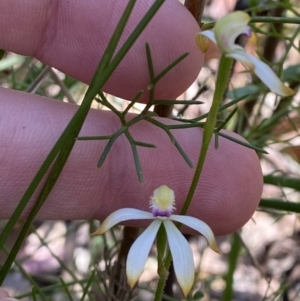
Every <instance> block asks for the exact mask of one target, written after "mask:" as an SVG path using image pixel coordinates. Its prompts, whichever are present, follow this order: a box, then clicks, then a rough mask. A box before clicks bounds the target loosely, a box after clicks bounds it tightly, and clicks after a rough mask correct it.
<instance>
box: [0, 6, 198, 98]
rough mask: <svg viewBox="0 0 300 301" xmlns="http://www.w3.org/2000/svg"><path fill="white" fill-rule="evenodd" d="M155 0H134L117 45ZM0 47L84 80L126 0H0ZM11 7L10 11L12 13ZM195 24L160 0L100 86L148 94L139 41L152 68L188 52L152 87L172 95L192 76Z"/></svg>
mask: <svg viewBox="0 0 300 301" xmlns="http://www.w3.org/2000/svg"><path fill="white" fill-rule="evenodd" d="M154 2H155V0H143V1H137V2H136V5H135V7H134V10H133V12H132V15H131V16H130V19H129V21H128V24H127V26H126V28H125V30H124V33H123V35H122V38H121V41H120V44H119V45H118V49H120V47H121V45H123V43H124V42H125V40H126V39H127V38H128V36H129V35H130V33H131V32H132V31H133V29H134V28H135V27H136V25H137V24H138V22H139V21H140V20H141V19H142V17H143V16H144V15H145V13H146V12H147V11H148V9H149V8H150V6H151V5H152V4H153V3H154ZM0 3H1V11H2V17H1V19H0V48H1V49H5V50H9V51H12V52H16V53H19V54H24V55H29V56H35V57H36V58H38V59H39V60H41V61H42V62H44V63H46V64H48V65H50V66H53V67H55V68H57V69H59V70H61V71H63V72H64V73H67V74H69V75H71V76H73V77H76V78H77V79H79V80H81V81H83V82H85V83H89V82H90V81H91V78H92V75H93V74H94V71H95V70H96V66H97V65H98V62H99V60H100V58H101V56H102V54H103V52H104V50H105V47H106V46H107V44H108V42H109V40H110V38H111V36H112V34H113V32H114V29H115V27H116V25H117V23H118V21H119V19H120V17H121V15H122V13H123V11H124V9H125V7H126V5H127V3H128V1H121V0H119V1H107V0H90V1H88V4H87V2H86V1H84V0H72V1H67V0H42V1H26V3H25V2H24V1H20V0H11V1H4V0H0ZM12 12H13V13H12ZM199 31H200V29H199V26H198V24H197V22H196V21H195V20H194V18H193V16H192V15H191V14H190V12H189V11H188V10H187V9H186V8H185V7H184V6H183V5H182V4H181V3H180V2H179V1H178V0H166V1H165V3H164V4H163V5H162V7H161V8H160V10H159V11H158V12H157V14H156V15H155V16H154V18H153V19H152V20H151V22H150V23H149V25H148V26H147V27H146V29H145V30H144V32H143V33H142V34H141V36H140V37H139V39H138V40H137V41H136V43H135V44H134V45H133V47H132V48H131V49H130V51H129V52H128V53H127V55H126V57H125V58H124V60H123V61H122V62H121V64H120V65H119V66H118V67H117V69H116V70H115V72H114V73H113V75H112V76H111V77H110V79H109V81H108V82H107V83H106V84H105V87H104V90H105V91H106V92H108V93H111V94H113V95H116V96H118V97H121V98H124V99H129V100H130V99H132V98H133V97H134V96H135V95H136V94H137V93H138V92H139V91H140V90H144V94H143V95H142V97H141V99H140V101H143V102H146V101H147V100H148V97H149V93H148V90H147V86H148V85H149V83H150V77H149V72H148V67H147V58H146V51H145V43H146V42H148V43H149V44H150V47H151V52H152V57H153V65H154V71H155V74H156V75H157V74H159V73H160V72H161V71H162V70H163V69H164V68H166V67H167V66H168V65H169V64H170V63H171V62H173V61H174V60H175V59H176V58H178V57H179V56H180V55H182V54H183V53H185V52H188V53H189V55H188V57H187V58H185V59H184V61H183V62H181V63H180V64H179V65H177V66H176V67H175V68H174V69H172V70H171V71H170V72H169V73H168V74H167V75H166V76H165V77H163V78H162V79H161V80H160V81H159V82H158V83H157V85H156V87H155V98H156V99H175V98H176V97H178V96H179V95H180V94H182V93H183V92H184V91H185V90H186V89H187V88H188V87H189V86H190V85H191V84H192V82H193V81H194V80H195V78H196V77H197V75H198V73H199V71H200V69H201V66H202V63H203V55H202V53H201V52H200V51H199V49H198V48H197V46H196V43H195V42H194V36H195V34H196V33H197V32H199Z"/></svg>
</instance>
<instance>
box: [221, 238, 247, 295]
mask: <svg viewBox="0 0 300 301" xmlns="http://www.w3.org/2000/svg"><path fill="white" fill-rule="evenodd" d="M241 247H242V244H241V240H240V238H239V236H238V235H237V234H236V233H234V234H233V235H232V243H231V251H230V253H229V258H228V271H227V274H226V275H225V277H224V278H225V282H226V288H225V290H224V293H223V298H222V300H223V301H231V300H233V275H234V271H235V269H236V266H237V263H238V259H239V253H240V250H241Z"/></svg>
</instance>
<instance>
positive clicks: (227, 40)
mask: <svg viewBox="0 0 300 301" xmlns="http://www.w3.org/2000/svg"><path fill="white" fill-rule="evenodd" d="M249 21H250V16H249V15H248V14H247V13H245V12H242V11H236V12H233V13H230V14H228V15H226V16H224V17H223V18H221V19H220V20H219V21H217V22H216V24H215V29H214V31H212V30H205V31H203V32H201V33H198V34H197V35H196V37H195V39H196V43H197V45H198V47H199V48H200V50H201V51H202V52H206V50H207V48H208V42H207V40H206V38H208V39H210V40H211V41H213V42H214V43H215V44H217V46H218V47H219V49H220V50H221V51H222V52H223V53H224V54H225V56H226V57H230V58H233V59H236V60H238V61H240V62H241V63H242V64H243V65H244V66H245V67H246V68H247V69H249V70H251V71H252V72H253V73H255V74H256V75H257V76H258V77H259V78H260V79H261V81H262V82H263V83H264V84H265V85H266V86H267V87H268V88H269V89H270V90H271V91H273V92H274V93H276V94H278V95H280V96H283V97H286V96H290V95H293V94H294V91H293V90H292V89H290V88H289V87H288V86H286V85H285V84H284V83H282V82H281V80H280V79H279V78H278V77H277V75H276V74H275V73H274V72H273V70H272V69H271V68H270V67H269V66H268V65H267V64H265V63H264V62H262V61H261V60H260V59H258V58H257V57H255V56H253V55H251V54H248V53H247V52H246V51H245V50H244V48H242V47H241V46H240V45H237V44H235V40H236V38H237V37H238V36H239V35H241V34H244V35H246V36H247V37H250V36H251V33H252V32H251V28H250V27H249V26H248V23H249Z"/></svg>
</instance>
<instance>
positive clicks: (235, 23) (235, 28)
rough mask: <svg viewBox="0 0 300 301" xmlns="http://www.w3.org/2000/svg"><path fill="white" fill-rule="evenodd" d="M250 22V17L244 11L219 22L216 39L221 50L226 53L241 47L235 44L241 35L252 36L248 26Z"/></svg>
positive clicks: (216, 27)
mask: <svg viewBox="0 0 300 301" xmlns="http://www.w3.org/2000/svg"><path fill="white" fill-rule="evenodd" d="M249 21H250V16H249V15H248V14H247V13H245V12H243V11H236V12H233V13H230V14H228V15H226V16H224V17H223V18H221V19H220V20H219V21H217V22H216V25H215V37H216V40H217V44H218V46H219V48H220V49H221V50H222V51H224V52H230V51H233V50H235V49H236V48H237V47H238V48H239V47H240V46H238V45H237V44H235V40H236V38H237V37H238V36H239V35H241V34H246V35H247V36H251V30H250V27H249V26H248V23H249Z"/></svg>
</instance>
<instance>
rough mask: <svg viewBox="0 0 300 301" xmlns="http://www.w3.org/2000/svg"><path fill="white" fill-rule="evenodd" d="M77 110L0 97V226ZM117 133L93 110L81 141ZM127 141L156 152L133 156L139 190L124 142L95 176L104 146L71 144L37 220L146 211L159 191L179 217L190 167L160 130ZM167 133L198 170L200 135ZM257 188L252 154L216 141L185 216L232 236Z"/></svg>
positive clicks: (4, 92)
mask: <svg viewBox="0 0 300 301" xmlns="http://www.w3.org/2000/svg"><path fill="white" fill-rule="evenodd" d="M76 109H77V107H76V106H75V105H70V104H65V103H62V102H58V101H53V100H49V99H47V98H43V97H40V96H36V95H29V94H26V93H21V92H16V91H11V90H8V89H3V88H2V89H0V141H1V152H0V162H1V169H2V171H1V180H0V193H1V199H0V206H1V211H0V218H8V217H9V216H10V215H11V214H12V212H13V210H14V208H15V207H16V204H17V202H18V201H19V200H20V198H21V196H22V195H23V193H24V192H25V190H26V188H27V186H28V185H29V183H30V181H31V180H32V178H33V177H34V175H35V173H36V172H37V170H38V168H39V167H40V165H41V163H42V162H43V160H44V159H45V157H46V155H47V154H48V153H49V151H50V149H51V147H52V146H53V145H54V143H55V141H56V140H57V138H58V137H59V135H60V134H61V132H62V131H63V129H64V127H65V126H66V125H67V122H68V121H69V120H70V119H71V117H72V115H73V114H74V113H75V111H76ZM131 117H132V116H131ZM159 120H161V121H162V122H165V123H167V122H168V123H173V122H174V121H170V120H167V119H166V120H164V119H159ZM119 127H120V122H119V121H118V120H117V118H116V117H115V116H114V115H113V114H112V113H111V112H107V111H97V110H91V111H90V113H89V115H88V117H87V119H86V122H85V124H84V127H83V129H82V131H81V135H84V136H86V135H88V136H95V135H96V136H99V135H110V134H112V133H114V132H115V131H116V130H117V129H119ZM131 133H132V135H133V137H134V138H135V139H136V140H138V141H143V142H147V143H153V144H155V145H156V148H155V149H151V148H144V147H139V148H138V153H139V157H140V161H141V166H142V170H143V175H144V182H143V183H142V184H140V183H139V182H138V179H137V175H136V170H135V166H134V161H133V156H132V151H131V147H130V145H129V143H128V141H127V140H126V138H125V137H124V136H121V137H120V138H118V140H117V141H116V142H115V144H114V145H113V147H112V149H111V152H110V153H109V155H108V157H107V159H106V161H105V163H104V164H103V166H102V167H101V168H100V169H99V168H97V166H96V165H97V162H98V160H99V158H100V155H101V152H102V151H103V149H104V147H105V144H106V142H105V141H77V142H76V144H75V147H74V149H73V151H72V153H71V155H70V157H69V160H68V163H67V164H66V166H65V168H64V170H63V173H62V175H61V176H60V178H59V181H58V182H57V184H56V186H55V188H54V190H53V191H52V192H51V194H50V196H49V198H48V199H47V201H46V203H45V204H44V207H43V208H42V209H41V211H40V213H39V215H38V218H39V219H91V218H95V219H100V220H103V219H104V218H105V217H107V215H108V214H110V213H111V212H113V211H115V210H117V209H119V208H124V207H134V208H138V209H142V210H149V197H150V196H151V194H152V193H153V190H154V189H155V188H157V187H159V186H160V185H163V184H165V185H167V186H169V187H170V188H172V189H173V190H174V191H175V196H176V208H177V210H176V212H175V213H179V212H180V209H181V208H182V204H183V202H184V200H185V197H186V195H187V192H188V190H189V187H190V184H191V181H192V177H193V173H194V169H191V168H190V167H188V165H187V164H186V163H185V161H184V160H183V158H182V157H181V156H180V155H179V153H178V151H177V150H176V148H175V147H174V145H173V144H172V143H171V142H170V140H169V138H168V136H167V135H166V134H165V133H164V132H163V131H162V130H160V129H158V128H156V127H154V126H152V125H151V124H149V123H147V122H144V121H143V122H140V123H139V124H137V125H135V126H133V127H132V128H131ZM173 133H174V135H175V137H176V138H177V139H178V141H179V143H180V144H181V145H182V147H183V149H184V150H185V151H186V152H187V154H188V156H189V157H190V158H191V159H192V161H193V163H194V164H196V160H197V158H198V154H199V149H200V143H201V138H202V130H200V129H188V130H187V129H184V130H176V131H175V130H174V131H173ZM231 135H235V136H237V135H236V134H233V133H231ZM237 137H238V136H237ZM239 138H240V139H242V138H241V137H239ZM262 182H263V181H262V172H261V168H260V163H259V159H258V157H257V155H256V153H255V152H254V151H253V150H250V149H248V148H245V147H243V146H240V145H237V144H235V143H233V142H230V141H229V140H226V139H223V138H221V137H220V138H219V148H218V149H215V148H214V145H213V143H212V144H211V146H210V148H209V151H208V155H207V160H206V163H205V166H204V170H203V173H202V176H201V179H200V183H199V185H198V188H197V190H196V193H195V196H194V199H193V202H192V205H191V207H190V209H189V215H192V216H195V217H197V218H200V219H202V220H203V221H205V222H206V223H208V224H209V226H211V227H212V229H213V231H214V232H215V234H217V235H223V234H227V233H230V232H232V231H235V230H237V229H238V228H240V227H241V226H242V225H243V224H245V223H246V222H247V221H248V220H249V219H250V217H251V216H252V214H253V212H254V211H255V209H256V207H257V204H258V202H259V200H260V196H261V191H262ZM31 204H32V203H31ZM26 212H27V213H28V211H26ZM27 213H25V215H24V216H26V214H27ZM129 224H130V223H129ZM130 225H131V226H143V225H145V224H143V223H137V222H132V224H130Z"/></svg>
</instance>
